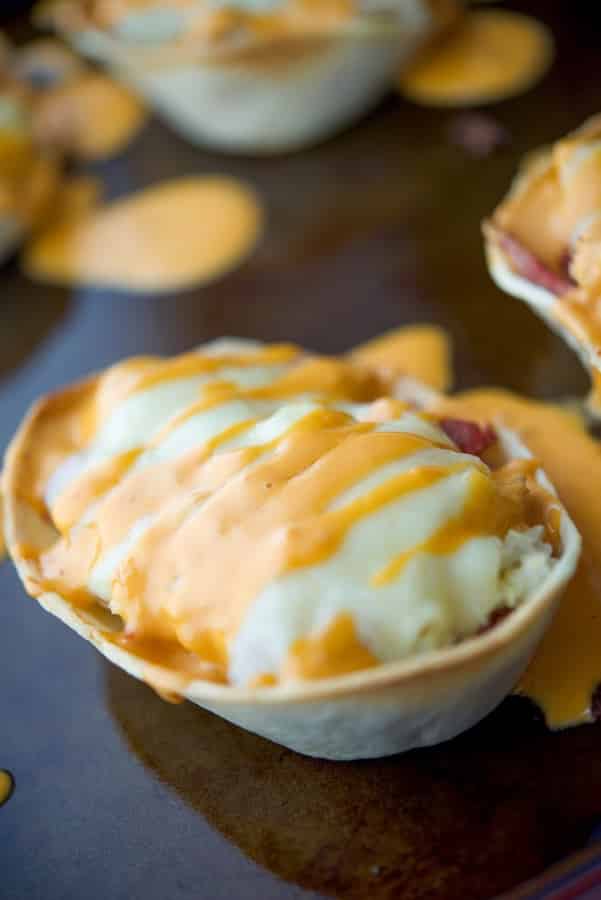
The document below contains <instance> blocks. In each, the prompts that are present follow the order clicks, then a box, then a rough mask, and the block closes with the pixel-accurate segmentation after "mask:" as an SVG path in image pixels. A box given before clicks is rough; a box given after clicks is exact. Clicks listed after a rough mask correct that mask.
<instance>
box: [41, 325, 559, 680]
mask: <svg viewBox="0 0 601 900" xmlns="http://www.w3.org/2000/svg"><path fill="white" fill-rule="evenodd" d="M386 386H387V385H386V383H385V382H384V381H383V380H382V376H376V375H374V374H373V372H371V371H370V370H369V369H368V368H366V367H364V366H361V365H355V364H352V363H347V362H344V361H341V360H335V359H323V358H319V357H307V356H305V355H303V354H301V353H300V352H299V351H298V350H297V349H296V348H294V347H291V346H288V345H281V346H277V345H276V346H271V347H269V346H267V347H263V346H261V345H254V344H245V343H239V342H238V343H231V342H230V343H227V342H226V343H225V344H224V343H218V344H216V345H213V346H210V345H209V346H208V347H206V348H203V349H202V352H197V353H191V354H186V355H184V356H181V357H176V358H174V359H168V360H160V359H156V358H140V359H133V360H127V361H125V362H124V363H121V364H119V365H117V366H115V367H113V369H110V370H108V371H107V372H106V373H105V374H104V375H103V376H102V377H101V378H100V379H99V380H98V381H97V382H95V383H93V384H92V385H89V386H87V387H86V386H83V387H82V388H80V389H74V391H73V393H72V394H71V395H67V396H65V397H64V398H63V403H64V409H63V410H60V409H59V410H58V411H55V414H54V415H52V416H51V417H50V418H49V420H48V422H47V423H45V422H42V423H41V425H40V428H41V430H40V433H39V435H38V440H37V441H36V447H34V448H32V454H31V456H30V458H28V461H27V462H28V467H29V468H28V477H27V483H28V485H29V489H30V490H31V492H32V497H31V498H30V499H31V500H33V501H34V502H36V503H37V504H38V506H39V507H40V508H41V509H42V510H44V509H46V510H47V511H48V512H49V513H50V515H51V517H52V520H53V522H54V525H55V526H56V528H57V529H58V531H59V532H60V537H59V539H58V540H57V541H56V542H55V543H54V544H53V545H52V546H51V547H50V549H48V550H46V551H45V552H44V553H42V554H41V556H40V557H39V560H38V564H39V572H40V578H39V583H38V586H37V591H38V593H42V592H46V591H51V590H54V591H57V592H59V593H60V594H61V595H63V596H65V597H67V598H68V599H70V600H71V602H73V603H76V604H79V605H82V606H89V607H93V606H94V604H95V603H96V602H97V601H98V600H101V601H102V602H103V603H104V604H105V605H106V606H108V607H109V608H110V610H111V611H112V612H113V613H115V614H117V615H118V616H120V617H121V618H122V620H123V622H124V623H125V632H124V634H123V636H122V637H121V638H120V639H119V640H121V641H123V642H124V643H125V644H126V645H127V646H128V647H129V649H132V650H133V652H136V651H138V652H140V653H141V654H142V655H145V656H146V657H147V658H148V656H149V655H152V654H154V657H155V658H157V659H161V658H162V659H163V661H164V659H165V654H167V653H168V654H171V655H172V654H173V653H174V652H177V653H179V654H180V657H181V655H182V653H183V654H184V655H185V654H186V653H187V654H188V656H187V662H186V663H185V665H187V666H188V669H190V667H192V669H194V663H193V662H192V663H191V662H190V660H192V661H194V660H195V661H196V668H195V669H194V671H195V673H196V674H197V675H198V669H199V668H202V667H204V668H203V669H202V671H203V677H208V678H214V679H216V680H221V681H229V682H231V683H234V684H241V685H242V684H249V683H250V684H253V683H255V684H256V683H272V681H274V680H275V681H277V680H278V679H281V678H294V677H323V675H324V673H325V672H329V673H330V674H337V673H341V672H342V671H352V670H353V669H355V668H364V667H365V666H366V665H368V664H376V663H377V662H379V661H388V660H394V659H399V658H402V657H403V656H406V655H409V654H412V653H417V652H421V651H424V650H428V649H433V648H436V647H442V646H447V645H449V644H451V643H453V642H455V641H457V640H460V639H461V638H462V637H465V636H467V635H469V634H473V633H475V632H477V631H478V630H479V629H481V628H483V627H485V626H486V625H487V623H488V621H489V619H490V616H491V615H492V613H493V612H494V611H495V610H496V609H497V608H498V607H499V605H501V604H503V603H504V602H506V597H505V596H504V595H503V594H502V591H501V586H500V578H501V574H502V567H503V538H504V537H505V536H506V535H507V534H508V533H509V531H510V529H512V528H518V529H520V530H523V529H525V528H527V527H528V526H529V525H531V524H534V523H531V522H529V521H528V520H527V517H526V515H525V509H524V506H523V504H522V503H521V501H519V500H518V501H515V500H514V499H513V498H512V496H511V492H510V491H504V490H502V488H501V486H500V482H499V481H498V480H497V478H496V476H494V475H493V474H492V473H491V471H490V470H489V469H488V468H487V466H486V465H485V464H484V463H483V462H481V461H480V460H479V459H477V458H476V457H473V456H469V455H466V454H463V453H460V452H458V451H457V450H456V448H455V447H454V445H453V444H452V443H451V441H450V440H449V439H448V438H447V437H446V435H445V434H444V433H443V431H442V430H441V429H440V428H439V427H438V426H437V424H436V423H435V421H433V420H432V419H431V418H430V417H427V416H422V415H419V414H417V413H416V412H414V411H412V410H410V409H408V408H407V407H406V406H405V405H404V404H402V403H400V402H399V401H396V400H393V399H380V400H377V399H376V398H377V397H379V396H380V395H381V394H382V393H383V391H384V389H385V388H386ZM537 521H538V522H540V521H541V520H540V519H538V520H537ZM519 599H523V598H522V597H519V598H514V599H512V600H510V601H507V602H509V603H510V604H512V603H513V602H518V600H519ZM161 648H168V650H165V651H164V652H162V651H161ZM174 648H175V649H174ZM330 654H331V657H332V659H331V665H330V664H329V663H328V659H329V655H330Z"/></svg>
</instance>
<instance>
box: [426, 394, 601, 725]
mask: <svg viewBox="0 0 601 900" xmlns="http://www.w3.org/2000/svg"><path fill="white" fill-rule="evenodd" d="M439 411H440V412H442V413H444V414H446V415H455V416H466V417H471V418H473V419H476V420H478V419H479V420H481V421H482V422H489V421H491V418H492V420H493V421H500V422H503V423H505V424H506V425H507V427H509V428H511V429H513V430H515V431H516V432H517V433H518V434H519V435H520V436H521V438H522V440H523V441H524V443H525V444H527V445H528V447H529V448H530V450H531V451H532V452H533V453H534V454H535V455H536V457H537V459H538V460H539V461H540V463H541V465H542V467H543V468H544V470H545V471H546V472H547V474H548V476H549V478H550V479H551V481H552V482H553V484H554V485H555V487H556V489H557V491H558V493H559V496H560V497H561V499H562V502H563V503H564V504H565V506H566V508H567V510H568V512H569V513H570V515H571V516H572V518H573V519H574V522H575V523H576V526H577V528H578V530H579V531H580V533H581V535H582V538H583V554H582V557H581V560H580V564H579V566H578V570H577V573H576V576H575V578H574V579H573V581H572V582H571V583H570V584H569V585H568V587H567V589H566V592H565V595H564V597H563V599H562V602H561V606H560V608H559V611H558V613H557V615H556V617H555V619H554V620H553V622H552V624H551V626H550V628H549V630H548V631H547V633H546V635H545V637H544V638H543V640H542V643H541V645H540V647H539V649H538V651H537V653H536V655H535V657H534V659H533V660H532V662H531V664H530V667H529V669H528V671H527V672H526V674H525V675H524V677H523V678H522V681H521V683H520V685H519V689H518V690H519V692H520V693H522V694H525V695H526V696H528V697H530V698H532V700H534V701H535V702H536V703H537V704H538V705H539V706H540V707H541V709H542V710H543V712H544V714H545V717H546V720H547V722H548V724H549V725H550V726H551V727H552V728H561V727H565V726H567V725H574V724H579V723H582V722H588V721H591V718H592V713H591V700H592V696H593V692H594V691H595V689H596V688H597V686H598V685H599V684H601V654H600V652H599V650H600V648H601V544H600V542H599V535H600V534H601V507H600V506H599V504H598V503H595V502H594V498H593V497H592V491H594V489H595V488H594V486H595V485H598V484H601V448H600V446H599V444H598V442H597V441H595V440H594V439H593V438H591V437H590V436H589V435H588V434H587V433H586V431H585V430H584V429H583V427H582V424H581V422H580V421H579V419H577V417H576V416H574V415H572V414H570V413H567V412H566V411H565V410H563V409H560V408H559V407H554V406H551V405H548V404H542V403H536V402H534V401H531V400H526V399H524V398H522V397H519V396H516V395H514V394H510V393H508V392H506V391H500V390H492V389H489V390H478V391H472V392H470V393H466V394H462V395H458V396H456V397H452V398H449V399H448V400H445V401H444V402H443V404H442V405H441V407H440V408H439Z"/></svg>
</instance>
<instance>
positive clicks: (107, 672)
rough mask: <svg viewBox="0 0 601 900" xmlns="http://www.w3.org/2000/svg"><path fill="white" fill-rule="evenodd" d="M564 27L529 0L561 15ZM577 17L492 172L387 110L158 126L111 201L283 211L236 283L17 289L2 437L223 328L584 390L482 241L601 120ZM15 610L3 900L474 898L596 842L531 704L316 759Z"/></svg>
mask: <svg viewBox="0 0 601 900" xmlns="http://www.w3.org/2000/svg"><path fill="white" fill-rule="evenodd" d="M546 7H548V4H545V3H542V2H539V3H523V4H521V5H520V8H521V9H524V10H525V11H528V12H532V13H534V14H538V15H540V16H541V17H543V18H545V19H546V20H547V21H549V14H548V13H547V14H545V8H546ZM563 16H564V19H563V22H562V25H561V29H559V28H558V27H557V28H556V33H557V34H558V39H559V58H558V63H557V66H556V68H555V69H554V70H553V72H552V73H551V75H550V76H549V78H548V79H547V80H546V81H545V83H544V84H543V85H542V86H541V87H540V88H538V89H537V90H535V91H534V92H533V93H531V94H529V95H527V96H526V97H523V98H521V99H518V100H515V101H511V102H510V103H506V104H503V105H502V106H500V107H499V108H498V110H497V112H496V114H497V115H498V117H499V118H500V119H501V121H503V122H504V124H506V125H507V126H508V127H509V128H510V129H511V130H512V131H513V133H514V142H513V144H512V146H511V147H510V148H509V149H508V150H507V151H505V152H502V153H500V154H499V155H497V156H494V157H491V158H490V159H486V160H483V161H475V160H471V159H469V158H468V157H467V156H466V155H465V154H464V153H463V152H462V151H461V150H459V149H456V148H454V147H452V146H450V145H449V144H448V143H446V140H445V129H446V127H447V125H448V123H449V122H450V119H451V116H450V115H449V114H447V113H436V112H433V111H426V110H419V109H416V108H413V107H410V106H408V105H406V104H402V105H401V104H398V103H396V102H395V101H394V100H392V101H391V102H390V103H389V104H386V105H385V106H384V107H383V108H382V109H381V110H380V111H379V112H378V113H377V114H376V115H374V116H373V117H372V118H371V119H370V120H369V121H368V122H367V123H365V124H364V125H363V126H362V127H360V128H358V129H355V130H353V131H352V132H349V133H348V134H346V135H344V136H343V137H342V138H340V139H339V140H337V141H335V142H333V143H330V144H328V145H325V146H324V147H322V148H320V149H318V150H316V151H313V152H311V153H307V154H304V155H300V156H297V157H291V158H289V159H282V160H275V161H264V162H252V161H244V160H234V161H231V160H227V159H220V158H219V157H216V156H212V155H209V154H202V153H200V152H197V151H194V150H193V149H191V148H188V147H187V146H185V145H184V144H183V143H182V142H181V141H179V140H178V139H176V138H174V137H172V136H171V135H170V134H168V133H167V132H166V131H164V130H163V129H162V128H159V127H158V126H156V127H153V128H152V129H150V130H149V131H148V132H146V133H145V135H144V137H143V138H141V139H140V140H139V141H138V142H137V143H136V144H135V145H134V146H133V147H132V149H131V151H130V152H129V154H128V155H127V156H126V157H123V158H121V159H119V160H116V161H114V162H112V163H110V164H106V165H105V166H102V167H99V170H100V171H101V172H102V173H103V174H104V175H105V177H106V179H107V181H108V185H109V191H110V193H111V195H112V196H117V195H119V194H122V193H125V192H127V191H128V190H130V189H131V187H133V186H138V185H143V184H147V183H151V182H153V181H155V180H157V179H158V178H160V177H166V176H170V175H175V174H182V173H187V172H223V171H227V172H228V173H230V174H234V175H236V174H238V175H242V176H244V177H247V178H249V179H250V180H251V181H252V182H253V183H254V184H255V185H256V186H257V187H258V189H259V190H260V191H261V192H262V193H263V194H264V196H265V197H266V200H267V204H268V210H269V215H270V222H269V228H268V235H267V238H266V240H265V242H264V243H263V245H262V247H261V248H260V250H259V252H258V253H257V254H256V255H255V256H254V257H253V258H252V259H251V260H250V262H249V263H248V264H247V265H246V266H244V267H243V268H242V269H241V270H240V271H239V272H238V273H236V274H234V275H232V276H230V277H228V278H227V279H225V280H224V281H222V282H220V283H218V284H216V285H213V286H211V287H209V288H205V289H204V290H202V291H199V292H197V293H190V294H185V295H181V296H179V297H164V298H160V299H156V300H147V299H144V298H138V299H132V300H130V299H128V298H127V297H125V296H120V297H119V296H111V295H108V294H100V293H92V292H89V293H82V294H80V295H78V296H77V297H69V296H68V295H67V294H66V293H63V292H61V291H59V290H55V289H48V290H47V289H44V288H40V287H34V286H33V285H31V284H29V283H27V282H26V281H25V280H24V279H22V278H21V277H20V276H19V275H18V273H17V271H16V268H14V267H12V268H9V269H7V270H4V271H3V272H2V275H1V277H2V279H3V280H2V287H3V291H2V299H1V301H0V317H1V319H0V323H1V328H0V376H1V378H2V380H1V381H0V403H1V405H2V410H3V413H4V415H3V417H2V423H1V425H0V429H1V430H0V443H1V444H2V445H4V444H6V442H7V441H8V439H9V437H10V436H11V434H12V432H13V431H14V428H15V427H16V425H17V424H18V421H19V419H20V416H21V414H22V412H23V411H24V409H25V407H26V406H27V404H28V403H29V402H30V401H31V400H33V399H34V398H35V397H36V396H37V395H38V394H40V393H41V392H44V391H47V390H49V389H51V388H53V387H55V386H57V385H59V384H61V383H65V382H67V381H70V380H73V379H75V378H77V377H79V376H81V375H82V374H83V373H85V372H87V371H89V370H91V369H97V368H100V367H102V366H104V365H107V364H108V363H109V362H111V361H113V360H114V359H116V358H118V357H121V356H125V355H127V354H131V353H135V352H140V351H145V352H163V353H173V352H176V351H178V350H181V349H182V348H184V347H187V346H190V344H192V343H199V342H200V341H202V340H208V339H210V338H212V337H216V336H218V335H220V334H223V333H226V334H227V333H230V334H231V333H235V334H241V335H249V336H260V337H262V338H265V339H266V340H282V339H291V340H295V341H298V342H299V343H302V344H305V345H306V346H309V347H314V348H315V349H317V350H322V351H326V352H336V351H341V350H345V349H347V348H349V347H351V346H353V345H354V344H357V343H359V342H360V341H361V340H364V339H366V338H368V337H370V336H372V335H375V334H377V333H378V332H380V331H382V330H384V329H385V328H387V327H391V326H393V325H396V324H400V323H402V322H403V321H406V322H409V321H414V320H418V319H421V320H427V319H433V320H438V321H440V322H441V323H442V324H444V325H447V326H448V327H449V328H450V330H451V332H452V334H453V336H454V338H455V341H456V350H457V362H458V370H459V377H460V384H461V386H464V387H465V386H469V385H475V384H478V383H480V382H484V383H493V382H496V383H503V384H505V385H506V386H509V387H512V388H515V389H518V390H521V391H529V392H531V393H533V394H534V395H536V396H539V397H545V396H546V397H548V396H552V395H553V394H558V393H560V394H563V395H565V394H572V395H577V394H579V393H582V392H583V390H584V388H585V385H586V379H585V376H584V374H583V373H582V372H581V371H580V368H579V366H578V363H577V361H576V360H575V358H574V357H573V356H572V354H571V353H570V352H569V351H568V350H566V349H565V348H564V347H563V346H562V345H561V343H560V342H559V340H558V339H555V338H554V337H553V336H552V335H551V334H549V333H548V332H547V330H546V329H545V328H544V326H543V325H542V324H541V323H540V322H539V321H537V320H536V319H535V318H534V317H533V316H532V315H531V314H530V313H529V312H528V310H526V309H524V308H522V307H521V306H520V304H517V303H516V302H515V301H514V300H512V299H511V298H509V297H504V296H503V295H502V294H501V293H500V292H499V291H498V290H496V289H495V288H494V286H493V285H492V283H491V282H490V280H489V278H488V276H487V274H486V271H485V265H484V262H483V258H482V250H481V239H480V235H479V230H478V225H479V220H480V219H481V218H482V217H483V216H484V215H486V214H487V213H489V212H490V210H491V209H492V208H493V207H494V205H495V204H496V202H497V201H498V200H499V199H500V197H501V196H502V195H503V193H504V191H505V189H506V185H507V184H508V182H509V180H510V178H511V175H512V173H513V171H514V170H515V167H516V164H517V161H518V159H519V157H520V156H521V155H522V154H523V152H525V151H526V150H527V149H529V148H531V147H536V146H539V145H541V144H543V143H545V142H548V141H549V140H551V139H553V138H554V137H556V136H557V135H558V134H562V133H563V132H565V131H567V130H569V129H570V128H572V127H574V126H575V125H576V124H577V123H578V122H579V121H581V120H582V119H584V118H585V117H586V116H587V115H589V114H591V113H592V112H594V111H596V110H598V109H599V108H601V75H599V74H598V72H599V70H598V65H597V64H596V60H597V54H598V50H599V46H598V41H599V39H598V38H595V36H594V32H595V29H594V27H593V25H592V23H591V22H590V20H587V19H586V17H585V16H584V15H583V14H582V13H581V14H580V16H579V17H578V18H577V17H576V16H577V14H576V12H574V13H573V16H574V18H573V20H570V18H569V16H570V12H569V9H566V11H565V12H564V14H563ZM551 24H553V23H551ZM555 24H556V25H557V23H555ZM582 84H586V85H587V90H586V91H584V90H582ZM466 183H468V184H469V186H470V189H469V192H468V191H466V188H465V185H466ZM0 591H1V598H2V602H0V660H1V665H0V671H1V672H2V673H3V677H1V683H2V688H1V690H0V722H1V727H0V737H1V740H0V767H1V768H8V769H10V770H11V771H12V772H13V773H14V775H15V778H16V790H15V792H14V795H13V796H12V797H11V798H10V800H9V801H8V803H7V805H6V806H5V807H3V808H2V809H1V810H0V861H1V864H2V882H1V884H0V896H7V897H15V898H20V897H24V896H27V897H30V898H32V900H36V898H40V900H41V898H44V900H55V898H56V900H58V898H60V900H71V898H73V900H76V898H77V900H79V898H80V897H81V896H83V895H85V896H87V897H89V898H90V900H96V898H99V900H100V898H104V897H107V896H108V897H111V898H112V900H113V898H115V900H122V898H123V900H125V898H129V897H131V896H144V897H145V898H148V900H155V898H156V900H164V898H166V897H169V898H173V900H180V898H195V900H196V898H207V900H219V898H224V900H225V898H231V897H235V898H236V900H251V898H255V897H262V898H263V897H264V898H265V900H273V898H278V900H280V898H281V900H292V898H301V897H310V896H315V895H321V896H331V895H338V896H348V897H370V898H374V900H378V898H380V897H382V898H387V897H393V896H394V897H401V898H426V897H427V898H445V900H447V898H448V900H459V898H462V900H470V898H474V900H475V898H487V897H491V896H494V895H495V894H496V893H499V892H500V891H501V890H506V889H508V888H509V887H511V886H512V885H514V884H516V883H518V882H519V881H521V880H523V879H524V878H526V877H528V876H530V875H533V874H535V873H537V872H538V871H540V869H541V868H542V867H543V866H545V865H546V864H547V863H549V862H551V861H554V860H555V859H557V858H559V857H561V856H562V855H564V854H565V853H567V852H568V851H570V850H571V849H574V848H576V847H578V846H581V845H582V843H583V842H584V841H585V840H586V839H587V836H588V834H589V832H590V830H591V828H592V826H593V824H594V822H595V820H596V819H597V818H599V817H601V753H600V751H601V729H599V728H598V727H596V726H591V727H585V728H582V729H578V730H574V731H572V732H568V733H565V734H560V735H555V736H551V735H547V734H545V732H544V729H543V728H542V726H540V724H538V723H537V720H536V717H534V716H533V714H532V712H531V708H530V707H529V706H528V705H527V704H526V703H525V702H524V701H519V700H516V699H512V700H510V701H507V702H506V704H505V705H504V706H503V707H502V708H501V709H500V710H499V711H498V712H497V713H496V714H495V715H494V716H492V717H491V718H490V719H489V720H488V721H487V722H486V723H484V724H483V725H482V726H480V727H479V728H478V729H477V730H476V731H475V732H472V733H470V734H468V735H465V736H464V737H462V738H460V739H458V740H457V741H454V742H453V743H452V744H450V745H448V746H446V747H440V748H435V749H433V750H429V751H425V752H419V753H413V754H410V755H408V756H406V757H403V758H399V759H391V760H384V761H377V762H374V763H360V764H331V763H324V762H320V761H316V760H308V759H302V758H301V757H298V756H295V755H294V754H292V753H290V752H288V751H285V750H282V749H281V748H279V747H275V746H274V745H271V744H269V743H267V742H265V741H262V740H260V739H259V738H255V737H253V736H251V735H247V734H245V733H243V732H241V731H239V730H237V729H235V728H233V727H232V726H229V725H227V723H225V722H221V721H219V720H218V719H216V718H213V717H211V716H209V715H208V714H205V713H203V712H202V711H200V710H196V709H194V708H192V707H191V706H182V707H171V706H167V705H165V704H163V703H162V701H160V700H158V699H157V698H155V697H154V696H153V695H152V694H151V692H150V691H149V690H148V689H147V688H145V687H144V686H143V685H139V684H137V683H135V682H134V681H133V680H130V679H127V678H126V677H125V676H124V675H122V674H121V673H120V672H118V671H116V670H113V669H111V668H110V667H109V666H108V665H107V664H105V663H103V662H102V661H101V660H100V659H99V658H98V656H97V655H96V654H94V653H93V652H92V651H91V650H90V648H89V647H88V646H86V645H85V644H84V643H83V642H80V641H78V639H77V638H76V637H75V636H73V635H72V634H70V633H69V632H68V631H67V630H66V629H64V627H63V626H61V625H60V623H58V622H56V621H53V620H52V618H51V617H50V616H48V615H46V614H44V613H43V612H42V611H40V610H39V609H38V608H37V605H36V604H35V602H34V601H30V600H29V599H28V598H26V597H25V596H24V594H23V592H22V590H21V588H20V586H19V585H18V582H17V578H16V575H15V574H14V573H13V571H12V570H11V568H10V566H3V567H2V569H1V570H0ZM4 673H6V674H4ZM257 863H258V864H259V865H257ZM276 876H279V877H276ZM279 879H287V882H286V881H282V880H279ZM301 885H302V887H301Z"/></svg>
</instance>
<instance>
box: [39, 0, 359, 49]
mask: <svg viewBox="0 0 601 900" xmlns="http://www.w3.org/2000/svg"><path fill="white" fill-rule="evenodd" d="M167 5H168V4H166V3H165V2H163V3H157V2H152V0H151V2H146V3H139V2H136V3H132V2H131V0H94V2H92V3H90V4H89V5H88V10H87V15H85V14H82V12H81V10H78V8H77V5H74V4H73V3H71V2H69V3H63V4H61V6H62V8H58V10H57V14H56V15H57V16H58V17H59V20H60V21H61V23H63V24H66V25H67V26H69V24H70V23H72V24H77V23H79V24H82V23H84V22H86V21H87V22H89V23H90V24H93V25H95V26H96V27H100V28H105V29H111V30H118V29H119V27H120V26H125V27H127V24H128V17H129V16H130V15H131V14H138V15H140V14H142V15H143V14H144V12H145V11H147V12H152V10H153V9H157V8H159V9H161V8H163V9H164V8H165V6H167ZM172 7H174V8H175V10H176V11H177V13H178V14H179V15H178V19H177V21H178V24H179V26H180V28H179V29H178V30H179V34H178V37H177V39H176V41H177V42H181V41H185V40H186V39H194V38H195V39H197V40H198V39H199V38H201V39H203V40H205V41H206V42H207V43H208V44H209V45H214V46H220V45H223V44H227V43H229V42H230V41H232V40H236V39H238V40H240V36H241V35H242V36H244V37H245V38H252V39H255V40H257V39H261V40H273V39H277V38H281V37H285V36H286V35H288V34H290V33H293V34H294V33H296V32H299V31H301V32H314V31H323V30H324V29H327V28H328V27H337V26H339V25H341V24H344V23H345V22H347V21H348V20H349V19H351V18H353V17H354V16H355V15H357V13H358V10H359V6H358V4H357V3H356V2H355V0H287V2H282V3H280V4H278V5H276V6H275V8H274V9H272V10H269V11H264V12H261V11H247V10H244V9H240V8H239V7H238V8H237V7H236V4H235V3H232V4H231V6H229V5H227V4H224V5H223V6H222V7H221V8H218V9H216V8H215V7H214V6H212V5H211V4H209V3H206V4H202V3H193V2H191V0H179V2H177V3H174V4H172Z"/></svg>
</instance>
